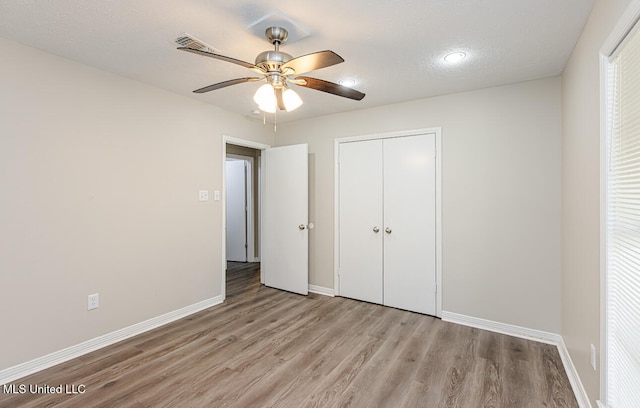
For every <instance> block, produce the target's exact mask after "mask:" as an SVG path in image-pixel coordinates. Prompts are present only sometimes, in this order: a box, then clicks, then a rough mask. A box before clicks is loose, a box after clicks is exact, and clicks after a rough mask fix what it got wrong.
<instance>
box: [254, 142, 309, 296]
mask: <svg viewBox="0 0 640 408" xmlns="http://www.w3.org/2000/svg"><path fill="white" fill-rule="evenodd" d="M262 157H263V159H264V170H265V171H264V173H265V174H264V178H265V182H264V183H263V191H262V239H261V241H262V254H261V262H262V264H261V266H260V267H261V269H262V272H263V273H264V283H265V285H267V286H270V287H274V288H277V289H283V290H287V291H290V292H295V293H300V294H303V295H306V294H307V293H308V290H309V231H308V227H307V224H308V223H309V221H308V216H309V215H308V212H309V186H308V183H309V180H308V171H309V170H308V148H307V145H306V144H301V145H293V146H283V147H275V148H271V149H266V150H264V151H263V156H262Z"/></svg>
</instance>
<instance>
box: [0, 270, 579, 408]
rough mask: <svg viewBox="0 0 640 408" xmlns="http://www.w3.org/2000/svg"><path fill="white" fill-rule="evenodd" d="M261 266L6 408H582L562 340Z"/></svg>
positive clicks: (72, 365)
mask: <svg viewBox="0 0 640 408" xmlns="http://www.w3.org/2000/svg"><path fill="white" fill-rule="evenodd" d="M256 265H257V264H241V263H230V265H229V270H228V272H227V300H226V301H225V302H224V304H222V305H219V306H215V307H213V308H210V309H207V310H204V311H202V312H199V313H197V314H194V315H191V316H189V317H187V318H184V319H181V320H179V321H176V322H173V323H171V324H168V325H165V326H163V327H160V328H158V329H155V330H152V331H149V332H147V333H144V334H141V335H139V336H136V337H134V338H131V339H128V340H125V341H122V342H120V343H118V344H115V345H113V346H110V347H106V348H104V349H101V350H98V351H95V352H93V353H90V354H87V355H84V356H82V357H79V358H77V359H74V360H72V361H69V362H66V363H63V364H60V365H58V366H56V367H52V368H50V369H47V370H44V371H41V372H39V373H36V374H34V375H31V376H29V377H26V378H23V379H20V380H17V381H15V382H14V383H13V384H14V385H16V387H19V385H21V384H24V385H25V386H26V387H27V388H28V387H29V385H36V384H37V385H45V384H46V385H49V386H58V385H60V384H62V385H63V387H64V386H65V385H69V386H75V387H79V386H80V385H81V384H82V385H83V386H84V387H86V389H85V390H84V391H85V392H84V394H62V395H59V394H53V395H52V394H49V395H44V394H30V393H29V392H27V393H25V394H7V393H4V392H0V408H8V407H12V408H13V407H25V408H27V407H243V408H245V407H296V408H297V407H367V408H370V407H394V408H396V407H435V408H444V407H473V408H475V407H483V408H498V407H504V408H529V407H530V408H540V407H558V408H560V407H577V406H578V404H577V402H576V400H575V397H574V395H573V393H572V391H571V386H570V384H569V381H568V379H567V377H566V374H565V371H564V368H563V366H562V363H561V360H560V356H559V355H558V351H557V349H556V348H555V347H554V346H551V345H546V344H541V343H536V342H531V341H527V340H522V339H519V338H514V337H510V336H506V335H501V334H495V333H491V332H487V331H483V330H478V329H474V328H469V327H465V326H460V325H456V324H452V323H446V322H443V321H441V320H439V319H436V318H433V317H429V316H424V315H420V314H416V313H411V312H406V311H402V310H397V309H393V308H387V307H383V306H378V305H373V304H369V303H364V302H358V301H355V300H350V299H345V298H339V297H336V298H331V297H326V296H320V295H314V294H310V295H309V296H308V297H303V296H299V295H295V294H292V293H288V292H283V291H279V290H275V289H271V288H267V287H264V286H261V285H260V282H259V270H258V269H257V266H256ZM16 389H17V388H16ZM0 391H3V389H2V388H0Z"/></svg>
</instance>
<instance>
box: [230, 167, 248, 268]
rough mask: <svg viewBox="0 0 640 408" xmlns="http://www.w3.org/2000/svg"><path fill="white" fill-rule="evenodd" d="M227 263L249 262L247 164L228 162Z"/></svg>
mask: <svg viewBox="0 0 640 408" xmlns="http://www.w3.org/2000/svg"><path fill="white" fill-rule="evenodd" d="M225 200H226V221H227V223H226V247H227V248H226V252H227V261H235V262H246V261H247V201H246V200H247V194H246V174H245V162H244V161H243V160H227V161H226V197H225Z"/></svg>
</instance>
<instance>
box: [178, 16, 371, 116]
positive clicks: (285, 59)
mask: <svg viewBox="0 0 640 408" xmlns="http://www.w3.org/2000/svg"><path fill="white" fill-rule="evenodd" d="M265 36H266V37H267V40H268V41H269V42H270V43H271V44H273V45H274V47H275V50H274V51H264V52H261V53H260V54H258V56H257V57H256V61H255V64H251V63H249V62H245V61H241V60H238V59H235V58H231V57H226V56H224V55H220V54H216V53H214V52H211V51H206V50H199V49H195V48H190V47H178V49H179V50H181V51H187V52H191V53H194V54H198V55H204V56H205V57H210V58H215V59H218V60H221V61H227V62H231V63H232V64H237V65H240V66H243V67H245V68H249V69H251V70H252V71H254V72H255V73H257V74H259V75H261V76H260V77H245V78H236V79H231V80H229V81H224V82H219V83H217V84H213V85H209V86H205V87H204V88H200V89H196V90H195V91H193V92H195V93H205V92H209V91H214V90H216V89H221V88H225V87H227V86H231V85H236V84H241V83H244V82H266V83H265V84H264V85H262V86H261V87H260V88H258V91H257V92H256V93H255V95H254V97H253V99H254V100H255V101H256V103H258V107H259V108H260V109H261V110H262V111H265V112H270V113H274V112H275V111H276V108H278V109H281V110H286V111H287V112H290V111H292V110H294V109H296V108H298V107H299V106H300V105H302V99H300V96H298V94H297V93H296V92H295V91H294V90H293V89H291V88H290V87H289V84H294V85H298V86H303V87H305V88H309V89H315V90H317V91H322V92H327V93H330V94H333V95H337V96H342V97H345V98H349V99H354V100H357V101H359V100H361V99H362V98H364V96H365V94H363V93H362V92H359V91H356V90H355V89H352V88H349V87H347V86H344V85H340V84H336V83H334V82H329V81H324V80H322V79H317V78H311V77H308V76H300V75H301V74H304V73H307V72H309V71H314V70H316V69H320V68H326V67H330V66H332V65H336V64H339V63H341V62H344V59H342V57H341V56H339V55H338V54H336V53H335V52H333V51H329V50H326V51H319V52H314V53H311V54H306V55H302V56H300V57H296V58H293V57H292V56H291V55H289V54H287V53H286V52H282V51H280V45H282V44H284V43H285V42H286V41H287V37H288V32H287V30H286V29H284V28H282V27H269V28H267V30H266V31H265Z"/></svg>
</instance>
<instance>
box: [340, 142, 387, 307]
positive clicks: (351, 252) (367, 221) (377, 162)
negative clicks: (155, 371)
mask: <svg viewBox="0 0 640 408" xmlns="http://www.w3.org/2000/svg"><path fill="white" fill-rule="evenodd" d="M338 154H339V167H338V169H339V172H340V174H339V178H338V182H339V184H340V185H339V194H340V200H339V206H340V207H339V221H338V223H339V240H340V243H339V245H340V246H339V248H340V253H339V265H338V278H339V290H340V295H341V296H346V297H349V298H353V299H359V300H364V301H367V302H373V303H382V282H383V281H382V240H383V238H384V232H383V230H384V226H383V222H382V215H383V212H382V210H383V209H382V203H383V201H382V191H383V190H382V140H369V141H362V142H352V143H342V144H340V149H339V153H338Z"/></svg>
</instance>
